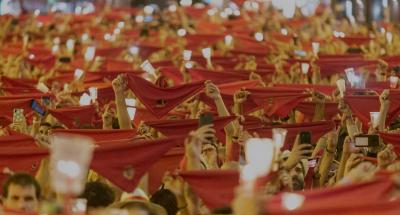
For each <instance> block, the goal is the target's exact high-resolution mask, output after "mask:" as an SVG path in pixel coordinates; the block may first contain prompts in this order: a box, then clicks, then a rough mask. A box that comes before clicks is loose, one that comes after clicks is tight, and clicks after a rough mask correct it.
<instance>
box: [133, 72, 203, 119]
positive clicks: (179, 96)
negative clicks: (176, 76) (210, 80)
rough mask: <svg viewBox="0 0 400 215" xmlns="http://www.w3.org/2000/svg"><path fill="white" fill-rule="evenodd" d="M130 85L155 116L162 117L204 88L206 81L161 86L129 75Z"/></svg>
mask: <svg viewBox="0 0 400 215" xmlns="http://www.w3.org/2000/svg"><path fill="white" fill-rule="evenodd" d="M128 87H129V88H130V89H131V90H132V91H133V93H134V94H135V95H136V97H137V98H138V99H139V100H140V101H141V102H142V103H143V104H144V106H146V108H147V109H148V110H149V111H150V112H151V113H152V114H153V115H154V116H156V117H157V118H161V117H163V116H165V115H166V114H167V113H168V112H169V111H171V110H172V109H174V108H175V107H177V106H178V105H179V104H181V103H182V102H184V101H186V100H187V99H189V98H190V97H192V96H194V95H196V94H197V93H198V92H200V90H202V89H203V88H204V82H202V81H201V82H194V83H190V84H184V85H178V86H174V87H170V88H160V87H158V86H155V85H154V84H152V83H150V82H148V81H146V80H144V79H143V78H140V77H137V76H134V75H128Z"/></svg>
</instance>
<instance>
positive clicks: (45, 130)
mask: <svg viewBox="0 0 400 215" xmlns="http://www.w3.org/2000/svg"><path fill="white" fill-rule="evenodd" d="M49 130H50V127H48V126H40V127H39V134H40V135H48V134H49Z"/></svg>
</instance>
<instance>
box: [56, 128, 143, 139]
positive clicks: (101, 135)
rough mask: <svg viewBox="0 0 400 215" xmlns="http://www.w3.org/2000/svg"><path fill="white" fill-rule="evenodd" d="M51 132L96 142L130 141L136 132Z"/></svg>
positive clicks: (101, 130)
mask: <svg viewBox="0 0 400 215" xmlns="http://www.w3.org/2000/svg"><path fill="white" fill-rule="evenodd" d="M51 132H52V133H53V134H57V133H67V134H77V135H83V136H88V137H90V138H92V139H93V140H94V141H96V142H98V141H110V140H122V139H132V138H134V137H135V136H136V131H135V130H133V129H55V130H51Z"/></svg>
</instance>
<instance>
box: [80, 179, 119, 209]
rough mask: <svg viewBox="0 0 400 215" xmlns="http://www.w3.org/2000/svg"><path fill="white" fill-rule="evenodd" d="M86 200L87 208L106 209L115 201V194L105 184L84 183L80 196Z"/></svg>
mask: <svg viewBox="0 0 400 215" xmlns="http://www.w3.org/2000/svg"><path fill="white" fill-rule="evenodd" d="M80 197H81V198H85V199H86V200H87V206H88V208H99V207H107V206H109V205H110V204H112V203H113V202H114V200H115V193H114V191H113V190H112V189H111V187H110V186H108V185H107V184H105V183H102V182H98V181H94V182H88V183H86V186H85V190H84V191H83V193H82V194H81V195H80Z"/></svg>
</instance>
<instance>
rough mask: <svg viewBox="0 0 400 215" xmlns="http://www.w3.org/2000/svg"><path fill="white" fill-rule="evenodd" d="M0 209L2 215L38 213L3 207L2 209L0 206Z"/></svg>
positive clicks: (33, 214)
mask: <svg viewBox="0 0 400 215" xmlns="http://www.w3.org/2000/svg"><path fill="white" fill-rule="evenodd" d="M0 211H2V212H4V215H38V214H37V213H29V212H22V211H16V210H11V209H7V208H4V209H3V210H2V209H1V207H0Z"/></svg>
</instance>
